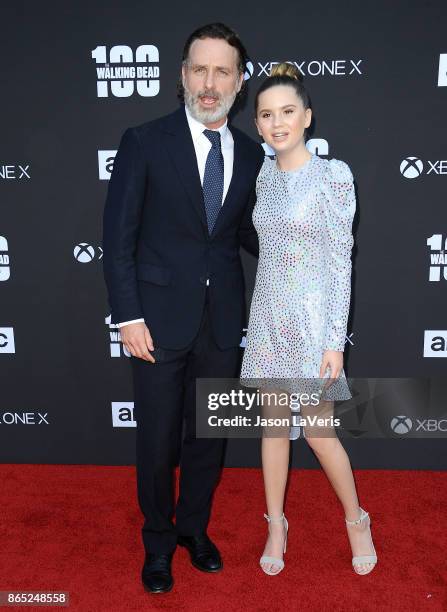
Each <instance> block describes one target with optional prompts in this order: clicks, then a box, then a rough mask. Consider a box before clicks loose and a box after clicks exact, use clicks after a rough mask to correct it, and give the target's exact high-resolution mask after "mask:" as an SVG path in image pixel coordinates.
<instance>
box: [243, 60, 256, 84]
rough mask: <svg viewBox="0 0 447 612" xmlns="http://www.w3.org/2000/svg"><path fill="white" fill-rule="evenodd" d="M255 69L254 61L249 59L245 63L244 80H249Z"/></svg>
mask: <svg viewBox="0 0 447 612" xmlns="http://www.w3.org/2000/svg"><path fill="white" fill-rule="evenodd" d="M253 70H254V67H253V62H250V61H248V62H247V63H246V64H245V74H244V81H248V79H249V78H250V77H252V76H253Z"/></svg>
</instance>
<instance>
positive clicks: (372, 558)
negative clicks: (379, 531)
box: [345, 506, 377, 576]
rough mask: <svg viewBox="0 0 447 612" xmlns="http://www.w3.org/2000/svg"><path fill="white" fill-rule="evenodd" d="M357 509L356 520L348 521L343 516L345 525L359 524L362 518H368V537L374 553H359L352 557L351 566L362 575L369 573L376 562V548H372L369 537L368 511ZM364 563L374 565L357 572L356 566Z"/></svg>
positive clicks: (369, 521)
mask: <svg viewBox="0 0 447 612" xmlns="http://www.w3.org/2000/svg"><path fill="white" fill-rule="evenodd" d="M359 510H360V518H359V519H357V520H356V521H348V519H347V518H346V517H345V521H346V524H347V525H359V524H360V523H361V522H362V521H363V520H365V519H366V518H367V519H368V527H369V539H370V542H371V546H372V548H373V550H374V554H372V555H359V556H356V557H352V566H353V568H354V571H355V573H356V574H358V575H359V576H363V575H364V574H369V573H370V572H372V570H373V569H374V567H375V565H376V563H377V553H376V549H375V548H374V544H373V541H372V537H371V528H370V525H371V519H370V517H369V513H368V512H365V510H363V508H360V506H359ZM366 563H374V565H373V566H372V568H371V569H369V570H367V571H365V572H359V571H357V569H356V568H357V567H359V566H360V565H364V564H366Z"/></svg>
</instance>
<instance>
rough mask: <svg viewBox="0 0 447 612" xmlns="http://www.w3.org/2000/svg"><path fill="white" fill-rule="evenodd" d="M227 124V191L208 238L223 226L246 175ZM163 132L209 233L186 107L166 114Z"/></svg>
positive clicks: (236, 141)
mask: <svg viewBox="0 0 447 612" xmlns="http://www.w3.org/2000/svg"><path fill="white" fill-rule="evenodd" d="M228 127H229V129H230V130H231V133H232V135H233V141H234V152H233V172H232V176H231V181H230V185H229V187H228V191H227V194H226V196H225V199H224V202H223V204H222V207H221V209H220V210H219V214H218V215H217V219H216V222H215V224H214V228H213V231H212V233H211V238H213V237H214V236H215V235H216V233H217V232H218V231H219V229H220V228H221V227H222V224H223V223H224V222H225V219H226V218H227V216H228V214H229V213H230V212H231V209H232V207H233V206H235V205H236V204H237V203H238V194H239V192H240V187H241V181H242V178H243V177H244V176H245V166H246V162H245V160H244V157H243V151H242V146H243V145H242V143H241V140H240V138H239V136H238V134H237V132H236V131H234V130H233V129H232V128H231V126H230V125H229V126H228ZM165 132H166V135H167V138H166V143H167V149H168V152H169V155H170V157H171V159H172V161H173V163H174V166H175V167H176V169H177V172H178V174H179V176H180V179H181V181H182V183H183V186H184V187H185V190H186V192H187V194H188V199H189V200H190V202H191V204H192V206H193V208H194V210H195V211H196V213H197V214H198V216H199V219H200V221H201V223H202V225H203V227H204V229H205V231H206V233H207V234H208V223H207V219H206V212H205V202H204V199H203V190H202V185H201V183H200V175H199V169H198V167H197V157H196V152H195V149H194V143H193V141H192V136H191V131H190V129H189V126H188V120H187V119H186V114H185V109H184V108H183V107H180V108H179V109H178V110H177V111H175V112H174V113H172V114H171V115H169V116H168V117H166V119H165Z"/></svg>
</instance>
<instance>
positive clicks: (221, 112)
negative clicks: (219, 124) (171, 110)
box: [183, 84, 237, 124]
mask: <svg viewBox="0 0 447 612" xmlns="http://www.w3.org/2000/svg"><path fill="white" fill-rule="evenodd" d="M183 89H184V99H185V105H186V107H187V109H188V110H189V112H190V113H191V115H192V116H193V117H194V119H197V121H200V123H205V124H207V123H215V122H216V121H220V120H221V119H223V118H224V117H226V116H227V115H228V113H229V112H230V108H231V107H232V106H233V102H234V100H235V98H236V95H237V86H235V88H234V90H233V91H232V92H231V93H230V94H228V95H226V96H223V95H222V94H219V93H217V91H214V90H212V89H204V90H201V91H199V92H198V93H197V94H196V95H193V94H192V93H191V91H190V90H189V89H188V88H187V86H186V85H185V84H183ZM201 96H212V97H213V98H217V101H218V103H217V107H216V108H212V109H211V108H210V109H209V110H207V109H203V108H201V107H200V105H199V98H200V97H201Z"/></svg>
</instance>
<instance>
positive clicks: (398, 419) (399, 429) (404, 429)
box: [391, 415, 413, 435]
mask: <svg viewBox="0 0 447 612" xmlns="http://www.w3.org/2000/svg"><path fill="white" fill-rule="evenodd" d="M412 427H413V422H412V420H411V419H410V417H407V416H404V415H399V416H395V417H393V418H392V419H391V429H392V430H393V432H394V433H396V434H400V435H402V434H407V433H408V432H409V431H411V428H412Z"/></svg>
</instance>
